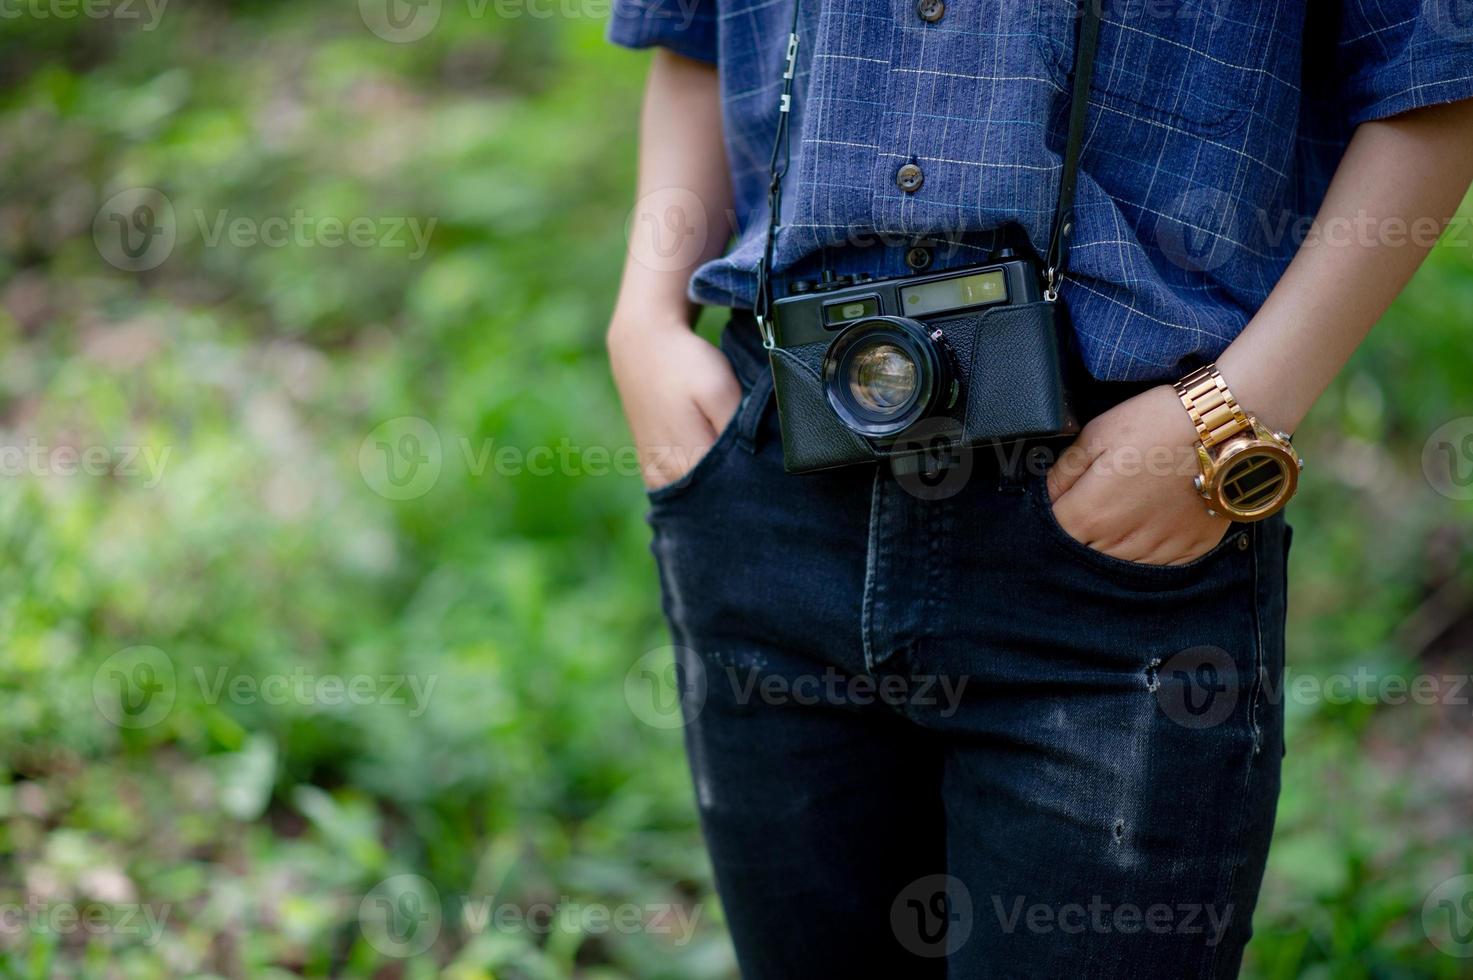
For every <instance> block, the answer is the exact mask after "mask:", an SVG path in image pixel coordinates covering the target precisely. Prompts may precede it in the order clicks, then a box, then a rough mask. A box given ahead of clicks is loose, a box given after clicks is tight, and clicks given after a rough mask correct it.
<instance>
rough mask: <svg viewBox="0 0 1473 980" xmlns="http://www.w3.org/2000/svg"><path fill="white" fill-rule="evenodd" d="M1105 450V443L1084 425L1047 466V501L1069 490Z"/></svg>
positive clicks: (1052, 500)
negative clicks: (1050, 464)
mask: <svg viewBox="0 0 1473 980" xmlns="http://www.w3.org/2000/svg"><path fill="white" fill-rule="evenodd" d="M1104 452H1105V445H1104V443H1103V442H1100V441H1099V440H1098V439H1097V438H1096V437H1095V432H1094V431H1093V429H1092V428H1091V427H1090V426H1085V427H1084V431H1083V432H1081V433H1079V437H1078V438H1077V439H1075V440H1074V441H1073V442H1072V443H1070V444H1069V446H1068V448H1067V449H1065V450H1064V451H1063V452H1061V453H1059V458H1058V459H1057V460H1055V462H1054V465H1053V466H1050V467H1049V471H1048V476H1047V483H1048V499H1049V503H1051V504H1052V503H1055V502H1057V501H1058V499H1059V498H1060V497H1062V496H1063V495H1064V494H1066V493H1068V492H1069V488H1070V487H1072V486H1074V484H1076V483H1078V482H1079V478H1080V477H1082V476H1083V475H1084V474H1085V473H1086V472H1088V470H1089V468H1090V467H1091V466H1093V465H1094V462H1095V460H1097V459H1099V458H1100V456H1101V455H1103V454H1104Z"/></svg>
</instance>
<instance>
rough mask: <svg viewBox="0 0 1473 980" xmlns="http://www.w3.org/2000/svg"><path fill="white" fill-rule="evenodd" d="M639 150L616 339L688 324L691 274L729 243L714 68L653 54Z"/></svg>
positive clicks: (723, 153) (615, 323)
mask: <svg viewBox="0 0 1473 980" xmlns="http://www.w3.org/2000/svg"><path fill="white" fill-rule="evenodd" d="M639 146H640V150H639V186H638V192H637V195H636V197H637V203H636V205H635V210H634V214H633V215H632V217H631V220H630V226H629V238H630V241H629V250H628V253H627V255H626V256H625V261H624V276H623V279H622V281H621V283H620V286H619V298H618V300H617V302H616V304H615V307H614V316H613V320H612V324H611V326H610V333H611V335H612V334H616V333H621V332H624V331H628V330H641V329H645V328H647V327H650V326H668V325H675V324H688V323H689V322H690V320H691V319H692V316H693V314H694V310H693V308H692V306H691V304H690V302H689V301H688V300H687V299H686V286H687V283H689V281H690V277H691V273H692V272H694V271H695V269H696V267H697V266H699V265H701V264H702V263H703V262H706V261H708V260H709V259H712V258H715V257H716V256H718V255H720V254H721V252H722V250H723V248H724V247H725V245H726V240H727V237H728V233H729V222H728V220H727V214H728V213H729V211H730V209H731V181H730V177H729V175H728V172H727V164H726V151H725V148H724V146H723V144H722V133H721V97H720V89H719V87H718V84H717V76H716V69H715V68H714V67H713V66H711V65H707V64H703V63H701V62H698V61H692V60H691V59H689V58H684V57H681V56H680V55H677V54H674V53H672V52H669V51H665V50H659V51H656V52H655V57H654V60H653V62H652V63H651V66H650V73H649V78H648V81H647V82H646V85H645V96H644V109H643V111H642V113H641V116H640V137H639Z"/></svg>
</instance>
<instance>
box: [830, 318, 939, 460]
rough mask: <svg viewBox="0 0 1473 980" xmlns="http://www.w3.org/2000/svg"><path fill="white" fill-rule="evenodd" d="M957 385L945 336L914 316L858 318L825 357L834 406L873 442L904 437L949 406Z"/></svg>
mask: <svg viewBox="0 0 1473 980" xmlns="http://www.w3.org/2000/svg"><path fill="white" fill-rule="evenodd" d="M955 384H956V372H955V366H954V364H953V362H952V356H951V350H950V347H949V345H948V344H947V343H946V338H945V336H944V335H943V334H942V332H941V331H940V330H939V329H935V328H928V327H927V326H926V325H925V324H923V323H921V322H920V321H918V320H913V319H911V318H910V317H902V316H876V317H867V318H865V319H863V320H856V321H855V322H854V323H852V324H850V325H849V326H848V327H847V328H845V330H844V331H843V332H842V333H841V334H839V336H837V337H835V338H834V340H833V343H831V344H830V345H829V349H828V352H827V353H826V354H825V355H824V359H823V386H824V392H825V394H826V395H827V396H828V400H829V405H830V406H832V408H833V410H834V413H835V414H836V415H837V416H838V417H839V420H840V421H841V422H843V423H844V425H845V426H847V427H848V428H849V429H851V430H853V431H854V432H856V433H858V434H859V435H862V436H867V437H870V438H887V437H890V436H895V435H899V434H900V433H902V432H904V431H905V430H906V429H908V428H910V427H911V426H913V425H915V424H916V423H917V422H919V421H920V420H921V419H923V418H926V417H927V416H930V415H932V414H934V413H935V412H936V411H937V410H938V409H942V408H945V407H947V406H948V405H949V404H950V403H951V401H952V399H953V395H954V392H955Z"/></svg>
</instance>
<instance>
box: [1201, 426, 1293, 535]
mask: <svg viewBox="0 0 1473 980" xmlns="http://www.w3.org/2000/svg"><path fill="white" fill-rule="evenodd" d="M1215 448H1216V451H1215V452H1214V453H1213V457H1214V458H1213V460H1212V476H1211V479H1210V480H1209V481H1208V485H1207V487H1206V488H1205V489H1204V492H1203V494H1202V495H1203V496H1204V497H1206V498H1207V499H1208V502H1209V503H1210V504H1211V505H1212V509H1213V510H1215V511H1217V512H1218V513H1220V514H1222V515H1223V516H1225V517H1230V518H1232V519H1233V520H1235V521H1262V520H1267V519H1268V518H1270V517H1272V516H1274V515H1275V514H1277V513H1278V512H1279V511H1281V510H1283V509H1284V507H1285V506H1287V505H1288V503H1289V501H1290V500H1291V499H1293V497H1294V494H1295V493H1296V492H1297V491H1298V489H1299V468H1300V463H1299V456H1298V455H1297V454H1296V453H1295V452H1294V450H1293V449H1292V448H1291V447H1289V446H1285V445H1281V444H1280V443H1279V442H1278V441H1277V440H1276V439H1273V438H1265V437H1264V436H1263V435H1262V434H1261V433H1255V432H1245V433H1243V434H1242V435H1239V436H1235V437H1233V438H1232V439H1229V440H1228V441H1227V442H1225V443H1223V444H1222V445H1221V446H1218V447H1215ZM1252 455H1262V456H1270V457H1272V458H1274V459H1276V460H1278V462H1279V464H1280V466H1281V467H1282V469H1283V472H1284V483H1283V486H1282V487H1281V488H1280V490H1279V492H1278V493H1277V494H1275V495H1274V497H1273V498H1272V499H1271V500H1269V502H1268V503H1267V504H1264V505H1263V506H1261V507H1255V508H1252V509H1251V510H1243V509H1240V508H1238V507H1235V506H1232V505H1231V504H1229V503H1228V501H1227V500H1226V499H1225V498H1224V497H1223V495H1222V485H1223V482H1224V481H1225V480H1226V479H1227V476H1228V473H1229V472H1231V471H1232V469H1233V468H1234V466H1235V464H1237V463H1238V462H1240V461H1241V460H1242V459H1243V458H1244V457H1246V456H1252Z"/></svg>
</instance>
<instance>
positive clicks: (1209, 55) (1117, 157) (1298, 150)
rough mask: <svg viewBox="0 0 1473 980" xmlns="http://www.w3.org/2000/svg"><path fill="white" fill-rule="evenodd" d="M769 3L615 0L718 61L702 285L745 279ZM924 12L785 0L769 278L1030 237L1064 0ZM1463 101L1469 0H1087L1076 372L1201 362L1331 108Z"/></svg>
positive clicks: (1057, 138) (704, 289) (1260, 265)
mask: <svg viewBox="0 0 1473 980" xmlns="http://www.w3.org/2000/svg"><path fill="white" fill-rule="evenodd" d="M933 2H934V0H933ZM791 3H792V0H614V4H613V13H612V17H611V21H610V26H609V34H610V37H611V39H612V40H613V41H615V42H616V43H619V44H623V45H626V46H630V47H645V46H649V45H663V46H666V47H668V48H671V49H673V50H675V51H677V52H679V53H681V54H684V55H686V56H688V57H692V58H697V59H702V60H705V61H709V62H714V63H716V64H718V65H719V66H720V70H721V89H722V100H723V106H724V113H725V130H726V141H727V150H728V156H729V159H730V166H731V178H732V182H733V186H734V191H735V200H736V224H737V229H736V238H735V243H734V245H733V246H732V248H731V249H730V250H729V251H728V252H727V254H726V255H725V256H723V257H722V258H720V259H718V260H716V261H714V262H711V263H709V264H707V265H705V266H703V267H702V268H701V269H699V270H698V271H697V273H696V275H695V276H694V278H693V279H692V283H691V295H692V297H693V298H694V299H695V300H697V301H698V302H701V303H706V304H714V305H721V306H743V307H750V306H751V304H752V301H753V295H754V291H755V290H754V283H755V275H754V270H755V268H756V266H757V261H758V259H759V257H760V256H761V254H762V249H763V239H764V236H765V234H766V225H767V210H768V208H767V183H768V176H767V163H768V156H769V154H770V152H771V148H772V141H773V134H774V131H775V127H776V124H777V116H778V113H777V108H778V91H779V88H780V76H781V74H782V64H783V55H784V46H785V45H784V41H785V38H786V35H787V30H788V26H789V23H790V19H791V17H792V6H791ZM923 8H926V9H928V12H930V13H932V14H934V12H935V10H934V7H930V8H927V7H926V0H921V2H920V3H918V2H917V0H888V2H879V0H867V2H866V0H805V2H804V4H803V9H802V11H801V22H800V28H799V34H800V36H801V38H802V44H801V46H800V49H799V58H798V64H799V69H798V74H797V78H796V82H795V92H796V93H797V95H796V104H795V109H794V117H793V119H792V127H793V128H792V169H791V170H790V172H789V176H788V178H787V180H786V181H785V184H784V199H783V209H782V212H783V213H782V216H781V218H782V220H781V228H780V231H779V233H778V237H777V241H776V257H775V263H774V268H775V270H776V273H777V283H778V286H777V290H778V295H782V292H783V289H784V286H785V284H787V283H791V282H793V281H795V280H798V279H816V278H819V277H820V276H821V274H822V273H823V272H824V271H829V272H832V273H834V274H838V275H842V274H850V273H854V272H867V273H870V274H873V275H878V276H891V275H904V274H906V273H907V272H908V271H909V270H908V269H907V267H906V264H905V261H904V255H905V251H906V249H907V248H908V247H909V246H910V245H912V244H913V243H915V242H917V241H922V242H929V243H930V244H931V245H932V246H933V248H934V262H933V265H932V267H931V268H932V269H933V270H936V269H942V268H949V267H953V266H960V265H967V264H972V263H975V262H978V261H981V260H983V259H984V258H985V257H986V256H987V254H988V253H989V251H990V250H991V249H992V248H993V246H994V245H995V244H996V243H997V241H998V240H999V238H1000V237H1001V236H1002V235H1004V234H1008V233H1007V232H1004V231H1002V229H1004V228H1006V227H1008V226H1013V227H1014V228H1015V229H1021V231H1022V233H1024V234H1026V236H1027V238H1028V240H1029V241H1031V243H1032V244H1033V246H1034V247H1035V249H1036V250H1037V251H1038V252H1039V253H1040V254H1041V253H1042V252H1043V251H1044V249H1045V247H1046V246H1047V243H1048V237H1049V230H1050V229H1049V224H1050V219H1051V217H1052V213H1053V207H1054V201H1055V199H1056V197H1057V194H1058V180H1059V173H1060V154H1061V151H1062V148H1063V144H1064V136H1065V132H1066V130H1067V112H1068V87H1069V78H1070V74H1071V72H1072V65H1073V58H1074V45H1075V43H1076V38H1077V35H1078V30H1077V17H1078V8H1077V7H1076V5H1075V3H1073V2H1071V0H987V2H982V0H945V3H944V9H942V11H941V14H940V17H939V19H934V18H933V19H927V18H925V17H923V16H922V15H921V11H922V9H923ZM1470 97H1473V0H1342V2H1336V0H1326V2H1315V0H1308V2H1306V0H1105V7H1104V21H1103V26H1102V28H1101V35H1100V49H1099V56H1098V59H1097V61H1096V69H1095V76H1094V87H1093V92H1092V95H1091V108H1090V115H1089V124H1088V132H1087V137H1086V143H1085V149H1084V157H1083V164H1082V167H1083V173H1082V175H1081V178H1080V186H1079V193H1078V203H1077V215H1078V223H1077V228H1076V232H1075V235H1074V241H1073V246H1072V249H1071V251H1070V278H1069V280H1068V281H1067V283H1066V285H1065V287H1064V291H1063V293H1064V298H1065V300H1066V302H1067V303H1068V305H1069V308H1070V311H1071V313H1072V315H1073V319H1074V323H1075V330H1076V331H1077V333H1078V337H1079V341H1080V346H1081V348H1082V350H1083V352H1084V356H1085V360H1086V362H1087V364H1088V365H1089V368H1090V370H1091V371H1092V372H1093V373H1094V374H1095V375H1096V376H1097V377H1100V378H1105V379H1111V380H1149V379H1157V378H1170V377H1176V376H1179V375H1180V374H1182V373H1184V371H1185V370H1186V369H1187V368H1188V367H1190V366H1192V365H1195V364H1199V363H1202V362H1205V361H1208V360H1211V359H1213V358H1215V357H1216V356H1217V355H1218V354H1219V353H1220V352H1221V351H1222V349H1223V348H1224V347H1226V346H1227V345H1228V343H1229V342H1230V341H1231V340H1232V339H1233V338H1234V337H1235V336H1237V334H1238V333H1239V332H1240V331H1241V330H1242V329H1243V327H1244V326H1245V324H1246V323H1247V321H1248V319H1249V318H1250V317H1251V316H1252V315H1253V313H1254V312H1255V311H1256V310H1257V309H1258V308H1259V306H1260V305H1261V304H1262V303H1263V301H1264V299H1265V298H1266V297H1267V295H1268V292H1269V290H1270V288H1272V286H1273V285H1274V283H1275V282H1276V281H1277V280H1278V279H1279V277H1280V275H1281V274H1282V273H1283V271H1284V268H1285V266H1286V265H1287V264H1288V262H1289V260H1290V259H1291V258H1292V257H1293V254H1294V251H1295V250H1296V248H1297V246H1298V243H1299V241H1300V240H1301V239H1300V237H1299V236H1298V235H1296V231H1299V232H1300V233H1301V234H1302V229H1303V223H1302V222H1301V219H1302V218H1303V217H1304V216H1306V215H1313V214H1314V212H1315V211H1316V210H1317V208H1318V206H1319V204H1320V202H1321V201H1322V200H1323V197H1324V193H1325V189H1326V187H1327V185H1328V183H1329V179H1330V176H1331V174H1332V173H1333V172H1334V168H1335V166H1336V164H1337V163H1338V161H1339V159H1340V157H1341V156H1342V155H1343V153H1344V149H1345V146H1346V143H1347V142H1348V140H1349V138H1350V135H1351V132H1352V131H1353V129H1354V127H1355V126H1356V125H1358V124H1360V123H1361V122H1365V121H1367V120H1373V119H1381V118H1385V117H1388V116H1393V115H1396V114H1397V113H1401V112H1405V111H1407V110H1409V109H1414V108H1417V107H1420V106H1425V105H1429V104H1433V103H1438V102H1451V101H1456V100H1460V99H1466V98H1470ZM907 163H914V164H916V165H917V166H918V167H920V168H921V173H922V180H921V184H920V187H919V188H917V189H913V190H909V191H907V190H904V189H902V188H901V187H900V186H898V184H897V179H896V172H897V170H898V169H899V168H900V167H901V166H903V165H904V164H907ZM1012 233H1013V234H1016V231H1014V232H1012Z"/></svg>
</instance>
